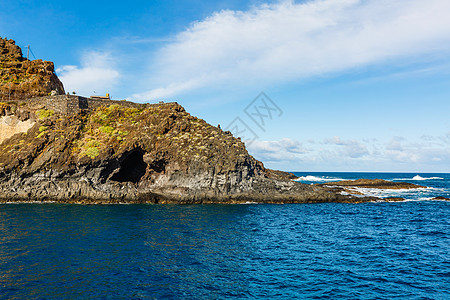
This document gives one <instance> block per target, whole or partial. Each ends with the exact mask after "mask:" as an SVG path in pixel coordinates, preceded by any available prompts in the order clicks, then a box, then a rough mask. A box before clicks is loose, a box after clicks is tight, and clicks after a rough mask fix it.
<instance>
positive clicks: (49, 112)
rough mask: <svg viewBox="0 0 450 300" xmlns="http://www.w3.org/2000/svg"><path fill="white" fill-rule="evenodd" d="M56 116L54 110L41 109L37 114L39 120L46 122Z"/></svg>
mask: <svg viewBox="0 0 450 300" xmlns="http://www.w3.org/2000/svg"><path fill="white" fill-rule="evenodd" d="M54 114H55V111H54V110H53V109H41V110H39V111H38V112H37V116H38V119H39V120H44V119H47V118H50V117H51V116H53V115H54Z"/></svg>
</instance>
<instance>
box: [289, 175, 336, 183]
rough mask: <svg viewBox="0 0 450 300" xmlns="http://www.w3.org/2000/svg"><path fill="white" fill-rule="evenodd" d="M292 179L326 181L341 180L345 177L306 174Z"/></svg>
mask: <svg viewBox="0 0 450 300" xmlns="http://www.w3.org/2000/svg"><path fill="white" fill-rule="evenodd" d="M294 180H295V181H314V182H327V181H341V180H345V179H342V178H333V177H328V176H322V177H317V176H312V175H307V176H300V177H298V178H297V179H294Z"/></svg>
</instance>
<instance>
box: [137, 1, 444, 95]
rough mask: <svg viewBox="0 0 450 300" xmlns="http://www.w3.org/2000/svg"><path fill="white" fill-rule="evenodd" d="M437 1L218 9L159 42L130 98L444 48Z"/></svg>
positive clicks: (276, 79)
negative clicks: (141, 87)
mask: <svg viewBox="0 0 450 300" xmlns="http://www.w3.org/2000/svg"><path fill="white" fill-rule="evenodd" d="M449 14H450V2H448V1H444V0H429V1H422V0H398V1H388V0H377V1H375V0H367V1H362V0H320V1H319V0H314V1H308V2H304V3H295V2H294V1H281V2H279V3H276V4H264V5H261V6H257V7H254V8H252V9H250V10H248V11H232V10H223V11H220V12H217V13H214V14H213V15H211V16H210V17H208V18H206V19H204V20H202V21H198V22H195V23H193V24H191V25H190V27H189V28H188V29H186V30H185V31H183V32H181V33H179V34H178V35H176V37H175V41H174V42H170V43H168V44H167V45H166V46H164V47H162V48H160V49H159V50H158V51H157V52H156V55H154V56H153V59H152V61H151V63H150V64H149V66H148V68H149V69H148V74H149V76H148V81H147V84H146V86H147V87H148V89H149V90H147V91H145V92H143V93H140V94H135V95H134V96H133V97H132V98H133V99H135V100H143V99H154V98H164V97H172V96H175V95H179V94H182V93H186V92H189V91H192V90H196V89H200V88H204V87H216V88H219V87H223V86H225V87H226V86H233V85H234V86H240V87H245V86H251V85H252V84H264V85H273V84H279V83H284V82H289V81H293V80H300V79H302V78H307V77H312V76H317V75H323V74H328V73H334V72H341V71H346V70H349V69H354V68H360V67H366V66H371V65H374V64H379V63H388V62H389V63H394V62H393V60H394V59H395V60H398V61H397V62H396V63H401V62H402V59H408V58H409V59H410V58H411V57H415V56H416V55H420V54H438V55H439V53H440V52H442V51H444V52H448V50H449V49H450V18H448V15H449Z"/></svg>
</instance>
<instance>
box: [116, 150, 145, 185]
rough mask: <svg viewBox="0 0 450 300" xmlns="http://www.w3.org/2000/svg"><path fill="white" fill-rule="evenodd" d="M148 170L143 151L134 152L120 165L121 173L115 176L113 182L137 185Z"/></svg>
mask: <svg viewBox="0 0 450 300" xmlns="http://www.w3.org/2000/svg"><path fill="white" fill-rule="evenodd" d="M146 169H147V164H146V163H145V162H144V159H143V153H142V151H139V150H138V151H134V152H132V153H130V154H129V155H128V156H127V157H126V158H125V159H124V160H123V161H122V162H121V163H120V169H119V172H117V173H116V174H114V175H113V176H112V177H111V180H114V181H118V182H133V183H137V182H139V181H140V180H141V178H142V177H143V176H144V175H145V171H146Z"/></svg>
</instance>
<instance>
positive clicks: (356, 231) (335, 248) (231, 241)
mask: <svg viewBox="0 0 450 300" xmlns="http://www.w3.org/2000/svg"><path fill="white" fill-rule="evenodd" d="M296 174H297V175H298V176H299V177H305V178H307V180H309V182H308V183H313V182H316V181H320V180H322V181H326V180H330V179H333V180H334V179H347V178H352V179H353V178H355V179H356V178H361V177H363V178H382V179H391V180H394V179H395V180H401V181H403V180H404V181H408V182H413V183H418V182H419V181H420V183H419V184H424V185H426V186H429V187H431V188H432V189H433V191H432V192H428V191H417V192H416V193H414V194H408V195H407V196H408V197H407V198H408V199H409V200H410V201H406V202H400V203H390V202H381V203H363V204H343V203H325V204H289V205H257V204H251V205H190V206H178V205H98V206H93V205H91V206H85V205H67V204H3V205H0V299H237V298H239V299H318V298H320V299H450V218H449V216H450V202H445V201H429V198H430V197H433V196H434V195H447V196H448V192H449V187H450V185H449V181H450V176H449V175H448V174H380V173H378V174H372V173H358V174H357V173H310V172H309V173H296ZM361 174H363V175H364V176H361ZM416 175H419V176H421V177H422V178H424V179H423V180H418V179H419V178H418V177H416V179H414V180H413V179H412V178H413V177H415V176H416ZM308 176H311V177H308ZM313 177H314V178H313ZM431 178H434V179H431ZM437 178H442V179H437Z"/></svg>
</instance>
